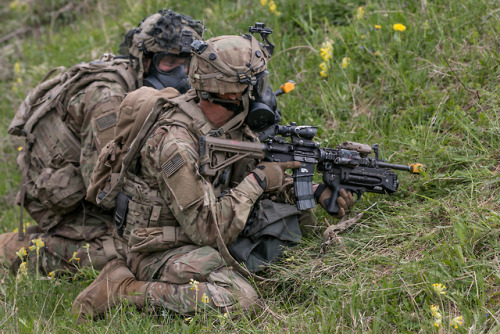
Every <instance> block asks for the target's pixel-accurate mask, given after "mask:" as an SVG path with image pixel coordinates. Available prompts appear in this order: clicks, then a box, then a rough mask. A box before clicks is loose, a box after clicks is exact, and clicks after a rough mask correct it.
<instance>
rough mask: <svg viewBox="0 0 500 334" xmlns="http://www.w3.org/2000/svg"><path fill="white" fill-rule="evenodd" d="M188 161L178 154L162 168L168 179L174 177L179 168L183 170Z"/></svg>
mask: <svg viewBox="0 0 500 334" xmlns="http://www.w3.org/2000/svg"><path fill="white" fill-rule="evenodd" d="M185 163H186V161H185V160H184V159H183V158H182V156H181V154H180V153H177V154H176V155H174V156H173V157H172V158H170V159H169V160H167V161H166V162H165V163H164V164H163V165H162V166H161V169H162V171H163V172H164V173H165V176H166V177H170V176H172V175H173V174H174V173H175V172H176V171H177V170H178V169H179V168H181V167H182V166H183V165H184V164H185Z"/></svg>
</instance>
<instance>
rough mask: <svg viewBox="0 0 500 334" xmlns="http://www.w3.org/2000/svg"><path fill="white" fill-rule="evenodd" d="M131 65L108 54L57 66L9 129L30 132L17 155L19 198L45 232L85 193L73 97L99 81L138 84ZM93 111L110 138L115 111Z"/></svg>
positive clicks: (100, 129)
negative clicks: (71, 121) (70, 112)
mask: <svg viewBox="0 0 500 334" xmlns="http://www.w3.org/2000/svg"><path fill="white" fill-rule="evenodd" d="M127 68H128V60H125V59H114V57H113V56H112V55H104V56H103V57H102V58H101V60H99V61H94V62H91V63H88V64H78V65H75V66H73V67H72V68H70V69H69V70H66V69H65V68H64V67H59V68H56V69H53V70H51V71H50V72H49V73H48V74H47V75H46V76H45V77H44V78H43V79H42V81H41V82H40V83H39V84H38V85H37V86H36V87H35V88H34V89H33V90H32V91H31V93H30V94H29V95H28V96H27V97H26V99H25V100H24V101H23V102H22V104H21V106H20V107H19V109H18V110H17V111H16V115H15V117H14V119H13V120H12V122H11V124H10V126H9V129H8V132H9V134H12V135H15V136H24V137H25V144H24V146H23V149H22V151H21V152H20V154H19V156H18V159H17V162H18V165H19V167H20V168H21V172H22V181H21V190H20V192H19V194H18V203H19V204H20V205H21V212H22V208H23V207H24V208H26V210H27V212H28V213H29V214H30V215H31V216H32V218H33V219H34V220H35V221H37V222H38V224H39V226H40V228H41V229H42V230H43V231H44V232H46V231H48V230H49V229H51V228H52V227H54V226H56V225H57V224H58V223H59V222H60V221H61V219H62V218H61V217H62V216H63V215H65V214H68V213H70V212H71V211H73V210H74V209H75V208H76V207H78V206H79V205H80V203H81V201H82V200H83V198H84V197H85V193H86V187H85V184H84V182H83V179H82V176H81V172H80V167H79V166H80V152H81V144H80V138H79V135H78V134H76V133H75V132H74V131H72V130H71V129H70V128H69V127H68V125H67V124H66V123H65V122H64V120H65V119H66V116H67V110H66V108H67V105H68V102H69V101H70V99H71V98H72V97H73V96H75V95H76V94H77V93H78V92H79V91H81V90H82V89H85V88H86V87H87V86H88V85H90V84H92V83H94V82H97V81H100V82H103V83H104V84H105V83H106V82H109V83H118V84H120V85H121V86H122V87H123V89H124V90H125V91H131V90H134V89H135V85H136V84H135V77H134V76H133V75H132V74H131V73H130V72H129V71H128V70H127ZM57 72H59V73H58V74H57V75H55V76H53V75H54V74H55V73H57ZM52 76H53V77H52ZM94 116H95V117H96V121H97V122H98V124H97V132H96V136H97V137H98V139H100V141H101V142H103V141H106V140H107V139H108V138H109V137H110V135H109V134H110V133H113V130H114V125H115V124H116V114H115V113H114V112H113V113H111V112H110V113H107V114H106V115H104V116H103V117H101V116H100V115H94ZM99 124H100V125H102V126H101V127H100V126H99ZM21 220H22V214H21ZM20 230H22V229H20Z"/></svg>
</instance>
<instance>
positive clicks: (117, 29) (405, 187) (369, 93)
mask: <svg viewBox="0 0 500 334" xmlns="http://www.w3.org/2000/svg"><path fill="white" fill-rule="evenodd" d="M0 3H1V4H2V9H0V22H2V23H1V24H0V35H1V37H0V78H1V79H0V80H1V81H0V90H1V91H2V95H1V96H2V98H1V99H0V119H2V122H1V125H0V149H1V150H2V159H1V164H0V168H1V175H2V176H1V178H2V181H1V182H0V196H1V198H2V201H0V232H5V231H12V230H13V229H14V228H15V226H16V224H17V223H16V222H17V220H18V219H19V213H18V208H16V207H15V206H14V205H13V202H14V198H15V194H16V192H17V189H18V184H19V180H20V175H19V172H18V170H17V168H16V165H15V158H16V156H17V148H18V146H19V145H20V143H19V142H18V141H16V140H15V139H12V138H9V137H8V135H7V131H6V130H7V126H8V124H9V122H10V119H11V118H12V117H13V115H14V110H15V108H16V107H17V106H18V105H19V103H20V102H21V101H22V99H23V98H24V96H25V94H26V93H27V92H29V90H30V89H31V88H33V87H34V86H35V85H36V84H37V82H38V81H39V80H40V79H41V78H42V77H43V76H44V75H45V73H46V72H47V71H48V70H49V69H51V68H53V67H56V66H60V65H64V66H71V65H72V64H75V63H77V62H80V61H89V60H91V59H94V58H96V57H98V56H99V55H100V54H101V53H103V52H110V51H114V52H116V50H117V49H118V44H119V43H120V42H121V38H122V36H123V35H124V33H125V32H126V31H127V30H128V29H130V28H131V27H133V26H136V25H137V23H138V22H139V21H140V20H141V19H142V18H143V17H145V16H147V15H148V14H152V13H154V12H156V11H157V10H158V9H160V8H163V7H166V8H169V7H171V8H172V9H174V10H176V11H180V12H183V13H186V14H189V15H191V16H193V17H194V18H197V19H201V20H203V22H204V23H205V25H206V27H207V32H206V35H205V37H207V38H208V37H211V36H216V35H221V34H240V33H246V32H247V31H248V26H249V25H253V23H254V22H256V21H260V22H264V23H266V25H267V26H268V27H271V28H273V29H274V33H273V34H272V35H271V37H270V39H271V40H272V41H273V42H274V43H275V45H276V48H275V54H274V57H273V59H272V60H271V63H270V72H271V77H272V79H271V80H272V84H273V87H276V88H277V87H278V86H279V85H280V84H281V83H283V82H285V81H286V80H294V81H295V82H296V83H297V88H296V89H295V90H294V91H293V92H291V93H289V94H287V95H285V96H283V97H280V98H279V107H280V109H281V110H282V113H283V115H284V118H285V121H286V122H289V121H296V122H297V123H298V124H307V125H318V127H319V133H318V136H317V141H318V142H319V143H320V144H321V146H326V147H335V146H336V145H337V144H338V143H340V142H342V141H345V140H351V141H357V142H363V143H368V144H374V143H378V144H379V145H380V149H381V157H382V158H384V159H387V160H388V161H389V162H392V163H401V164H406V163H407V162H415V161H418V162H421V163H424V164H426V165H427V167H428V170H427V173H425V175H422V176H412V175H405V174H403V173H402V172H401V173H399V178H400V189H399V191H398V192H397V193H396V194H395V195H392V196H386V195H367V194H365V195H364V196H363V198H362V199H361V201H360V202H359V203H358V204H357V205H356V207H355V210H354V212H353V213H352V216H354V215H355V214H356V213H360V212H364V216H363V218H362V219H361V220H360V221H359V222H358V224H356V225H355V226H353V227H351V228H350V229H348V230H347V231H345V232H343V233H341V234H339V235H338V236H336V238H335V240H334V241H332V242H331V243H330V244H329V245H328V246H327V247H321V243H322V233H323V231H324V230H325V227H326V226H327V225H329V224H335V223H336V221H335V220H334V219H331V218H330V217H329V216H327V215H325V214H324V213H322V212H321V211H320V210H318V211H317V212H316V214H317V217H318V220H319V221H320V222H322V227H320V228H318V229H317V233H313V234H312V235H311V236H309V237H307V238H306V239H305V240H304V242H303V244H301V245H300V246H299V247H297V248H295V249H292V250H288V251H287V253H286V256H285V257H284V258H283V260H282V261H281V262H280V263H278V264H277V265H276V266H275V267H273V268H271V269H269V270H267V271H266V272H265V273H264V276H266V277H269V278H277V279H278V281H272V282H265V283H257V282H256V283H255V286H256V288H257V289H258V291H259V293H260V294H261V295H262V297H263V299H264V300H265V301H266V306H267V307H266V308H265V309H262V310H261V311H260V312H259V313H258V315H257V317H254V318H247V317H240V318H234V319H228V318H225V317H224V315H221V314H216V313H213V312H208V313H206V312H202V313H199V314H197V315H196V316H195V317H193V318H192V319H189V320H188V321H186V319H185V318H184V317H181V316H177V315H174V314H169V313H167V312H157V313H155V314H153V315H151V316H150V315H149V314H148V313H147V312H142V313H141V312H139V311H136V310H135V309H133V308H132V307H129V306H127V305H121V306H119V307H117V308H115V309H113V310H112V311H111V312H110V313H109V314H108V315H107V316H106V318H104V319H102V320H99V321H96V322H93V323H89V324H86V325H78V324H77V323H76V321H75V319H74V317H73V316H72V315H71V314H70V311H69V310H70V307H71V304H72V302H73V299H74V297H75V296H76V295H77V294H78V292H79V291H81V290H82V289H83V288H85V287H86V286H87V285H88V284H89V283H90V281H91V279H92V277H93V274H92V273H88V272H82V273H81V274H80V275H78V276H77V277H74V278H72V277H70V278H68V279H67V280H37V279H36V277H33V275H31V276H28V277H26V278H23V279H21V280H16V277H15V276H12V275H9V274H2V276H0V332H6V333H11V332H20V333H32V332H50V333H60V332H89V333H90V332H91V333H94V332H98V333H101V332H113V333H115V332H116V333H121V332H146V331H148V332H181V331H182V332H187V333H198V332H200V331H201V332H263V333H267V332H271V333H283V332H292V333H308V332H311V333H317V332H318V331H319V332H321V333H418V332H421V333H432V332H439V333H451V332H459V333H467V332H469V333H496V332H500V262H499V257H500V239H499V237H500V235H499V234H500V233H499V232H500V213H499V211H500V210H499V209H500V195H499V193H500V190H499V181H500V111H499V94H500V84H499V82H500V80H499V79H500V69H499V65H498V64H499V62H500V56H499V51H500V6H499V5H498V1H495V0H459V1H450V0H437V1H425V0H422V1H387V0H374V1H369V2H368V1H366V2H364V1H347V0H339V1H328V0H312V1H297V0H288V1H285V0H274V1H269V0H268V1H264V0H261V1H256V0H250V1H239V0H237V1H225V0H218V1H216V0H213V1H209V0H206V1H198V2H196V4H197V5H196V7H195V6H194V5H193V4H194V3H195V2H193V1H186V0H179V1H175V2H174V1H167V2H164V1H130V0H113V1H102V0H84V1H80V2H73V1H69V0H50V1H49V0H37V1H32V0H24V1H23V0H15V1H5V0H0ZM28 221H29V218H26V222H28ZM322 250H324V251H323V252H322ZM439 284H441V285H439ZM442 285H444V286H445V288H443V287H442ZM436 307H438V308H439V310H437V309H436ZM458 317H462V318H460V321H461V322H462V324H458V322H459V320H458ZM454 319H455V320H454ZM451 323H452V324H451ZM455 327H456V328H455Z"/></svg>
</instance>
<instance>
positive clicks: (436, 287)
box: [432, 283, 446, 295]
mask: <svg viewBox="0 0 500 334" xmlns="http://www.w3.org/2000/svg"><path fill="white" fill-rule="evenodd" d="M432 288H433V289H434V291H436V293H438V294H441V295H445V294H446V291H444V290H446V286H445V285H443V284H441V283H434V284H432Z"/></svg>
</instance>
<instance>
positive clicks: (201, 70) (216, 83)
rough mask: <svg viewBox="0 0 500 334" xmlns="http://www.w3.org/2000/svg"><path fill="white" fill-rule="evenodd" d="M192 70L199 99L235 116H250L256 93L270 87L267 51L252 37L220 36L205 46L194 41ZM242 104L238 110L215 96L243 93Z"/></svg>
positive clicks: (193, 84)
mask: <svg viewBox="0 0 500 334" xmlns="http://www.w3.org/2000/svg"><path fill="white" fill-rule="evenodd" d="M192 49H193V54H192V57H191V64H190V67H189V82H190V83H191V86H192V87H193V88H194V89H196V91H197V93H198V96H199V97H200V98H202V99H206V100H209V101H210V102H213V103H218V104H220V105H223V106H224V107H226V108H227V109H229V110H232V111H234V112H235V114H239V113H242V114H244V115H242V116H240V117H239V118H243V119H244V116H246V113H248V105H249V100H250V99H253V97H254V91H256V90H262V91H265V90H266V89H267V87H268V81H269V79H268V77H269V74H268V72H267V61H268V59H269V54H268V51H267V50H266V49H265V48H263V47H262V45H261V44H260V43H259V42H258V41H257V40H256V39H255V38H254V37H253V36H252V35H243V36H234V35H229V36H219V37H213V38H210V39H209V40H207V41H206V42H202V41H194V42H193V44H192ZM240 92H242V93H243V95H242V97H241V101H242V103H239V105H238V106H237V107H235V104H234V101H233V100H225V99H221V98H218V97H217V96H216V95H215V94H221V95H223V94H228V93H240Z"/></svg>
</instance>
